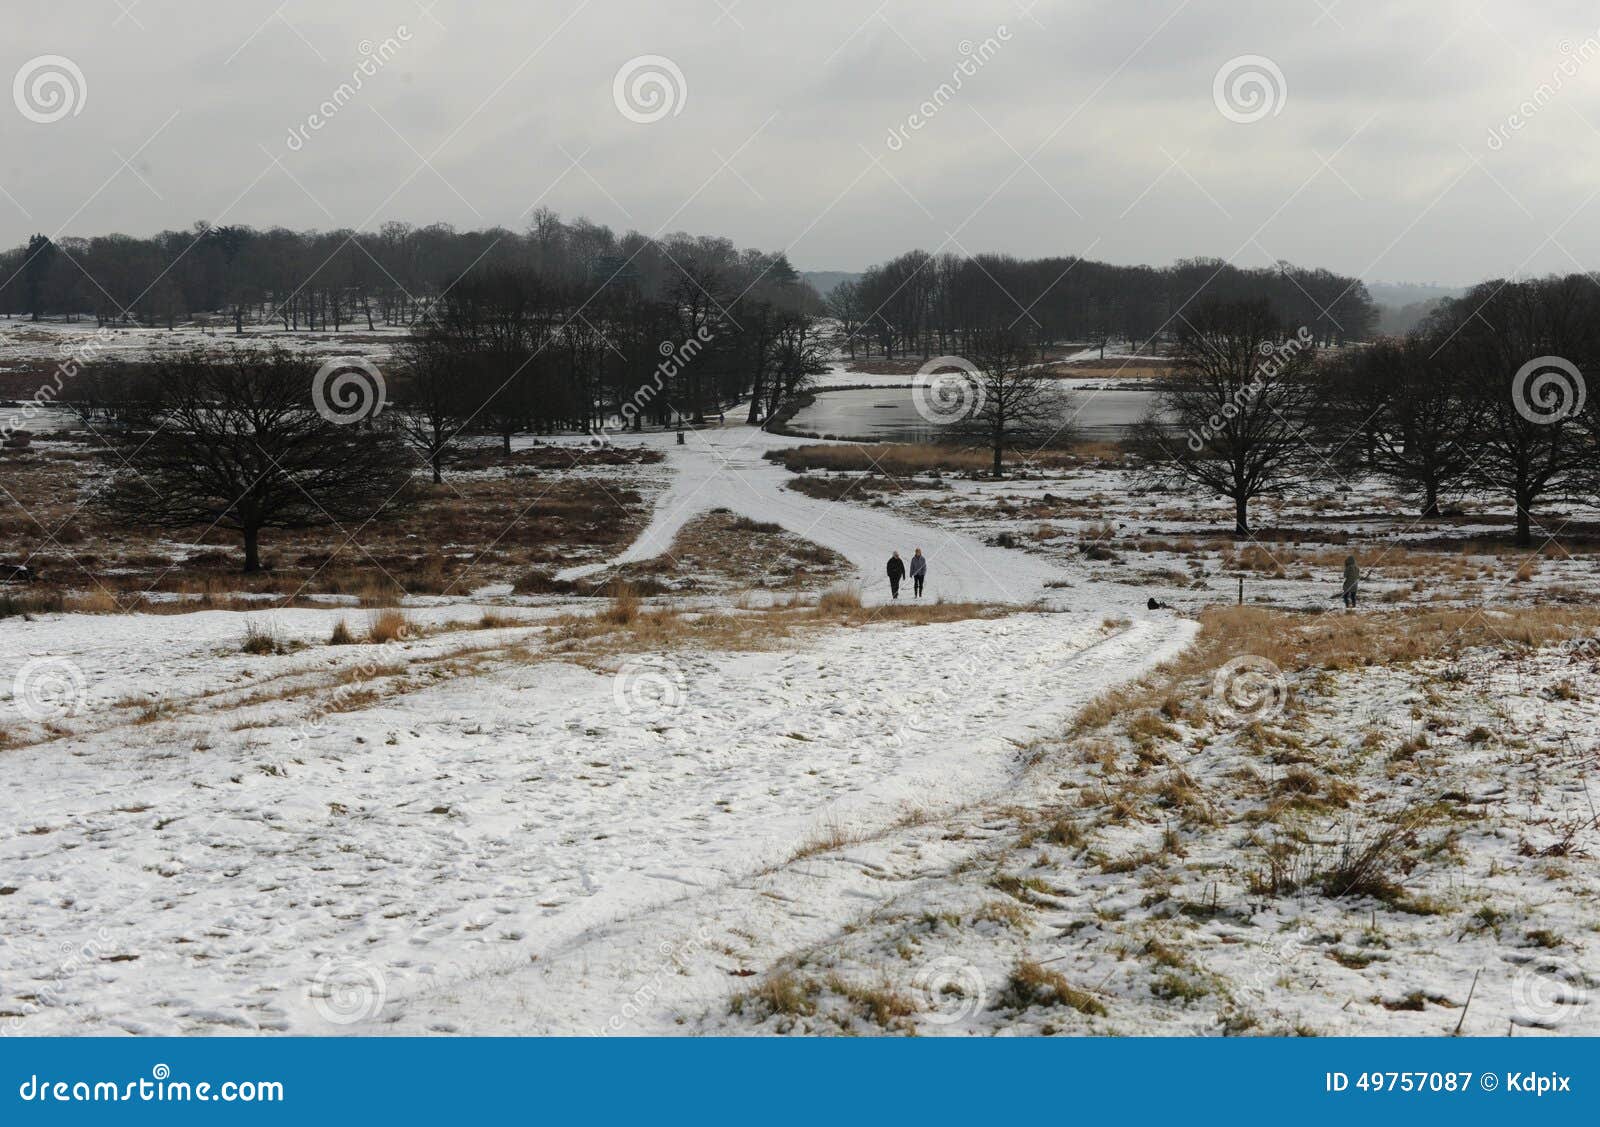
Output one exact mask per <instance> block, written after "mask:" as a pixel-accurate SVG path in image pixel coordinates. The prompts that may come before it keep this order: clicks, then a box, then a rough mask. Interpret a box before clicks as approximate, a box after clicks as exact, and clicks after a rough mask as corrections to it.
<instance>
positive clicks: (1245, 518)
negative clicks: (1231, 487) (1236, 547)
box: [1233, 497, 1250, 536]
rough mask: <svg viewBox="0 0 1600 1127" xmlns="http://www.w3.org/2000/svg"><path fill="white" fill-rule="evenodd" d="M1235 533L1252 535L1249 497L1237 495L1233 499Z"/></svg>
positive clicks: (1237, 534) (1236, 534)
mask: <svg viewBox="0 0 1600 1127" xmlns="http://www.w3.org/2000/svg"><path fill="white" fill-rule="evenodd" d="M1233 534H1234V535H1235V536H1249V535H1250V499H1249V498H1248V497H1235V498H1234V499H1233Z"/></svg>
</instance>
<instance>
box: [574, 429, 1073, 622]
mask: <svg viewBox="0 0 1600 1127" xmlns="http://www.w3.org/2000/svg"><path fill="white" fill-rule="evenodd" d="M650 437H651V439H652V440H654V441H657V442H659V443H660V444H661V449H662V450H664V451H665V453H666V455H667V458H668V460H669V462H670V463H671V466H672V470H673V479H672V484H671V486H670V487H669V489H668V491H667V493H666V495H665V496H664V497H662V498H661V499H660V500H659V501H658V502H657V507H656V514H655V517H654V518H653V519H652V520H651V522H650V524H649V526H647V527H646V528H645V530H644V532H643V533H641V534H640V536H639V538H638V539H637V540H636V541H635V542H634V543H633V544H632V545H631V546H630V547H629V548H628V549H627V550H626V551H625V552H623V553H622V554H621V555H620V556H618V557H617V558H616V559H615V560H614V561H612V562H614V563H632V562H635V561H638V560H647V559H651V558H653V557H655V556H658V555H660V554H661V553H662V552H664V551H666V550H667V548H668V547H670V546H671V544H672V539H673V537H674V536H676V535H677V534H678V531H679V530H680V529H681V528H682V527H683V526H684V525H685V524H686V523H687V522H688V521H690V520H691V519H693V518H694V517H695V516H696V515H697V514H699V513H703V512H705V511H707V510H709V509H719V508H720V509H729V510H732V511H733V512H735V513H739V514H741V515H744V516H748V517H751V518H754V519H757V520H765V521H775V522H777V523H779V524H781V525H783V526H784V527H785V528H787V529H789V530H790V531H792V532H794V533H795V534H797V535H799V536H802V537H804V538H806V539H808V540H813V541H815V542H816V543H818V544H821V545H822V546H823V547H825V548H831V549H833V550H834V551H836V552H838V553H839V554H840V555H842V556H844V557H845V558H847V559H848V560H849V561H850V562H851V563H853V564H855V565H856V567H857V569H858V570H859V576H858V582H859V583H860V585H861V591H862V597H863V601H865V602H867V603H869V604H872V603H882V602H886V601H888V599H889V586H888V579H887V577H886V576H885V573H884V569H885V565H886V564H887V562H888V559H889V554H890V553H891V552H893V551H899V553H900V555H901V557H902V558H904V559H907V560H909V559H910V558H911V554H912V552H913V551H915V550H916V549H917V548H921V549H922V551H923V554H924V555H925V556H927V557H928V560H929V565H928V589H927V597H928V598H930V599H945V600H947V601H951V602H993V603H1031V602H1034V601H1035V600H1038V599H1040V598H1042V597H1044V596H1045V595H1046V593H1047V588H1046V585H1047V584H1050V583H1054V582H1064V581H1065V579H1064V576H1065V575H1066V573H1067V571H1066V569H1065V568H1063V567H1060V566H1055V565H1052V564H1050V563H1048V562H1046V561H1044V560H1041V559H1038V558H1037V557H1034V556H1031V555H1028V554H1027V553H1024V552H1017V551H1012V550H1008V549H1003V548H991V547H988V546H987V545H985V544H983V543H981V542H979V541H977V540H975V539H974V538H972V537H970V536H965V535H962V534H959V533H953V532H950V531H948V530H946V529H943V528H940V527H937V526H935V525H931V524H926V523H922V522H919V521H915V520H911V519H907V518H906V517H902V516H897V515H894V514H892V513H890V512H888V511H886V510H882V509H873V508H868V507H863V506H859V505H841V504H839V503H837V502H834V501H824V500H817V499H814V498H810V497H806V496H804V495H802V494H800V493H796V492H794V491H793V490H791V489H787V488H785V486H786V484H787V483H788V482H790V481H792V480H793V479H794V475H793V474H791V473H790V472H789V471H788V470H786V469H784V468H783V466H781V465H780V464H778V463H776V462H770V461H767V460H766V459H765V458H764V457H763V456H762V455H763V454H765V453H766V451H768V450H781V449H785V448H788V447H792V446H795V445H798V444H800V443H802V442H803V441H804V440H801V439H794V438H786V437H783V436H781V435H774V434H768V433H767V432H765V431H761V430H756V429H754V428H749V427H733V428H718V429H708V430H702V431H692V432H688V436H687V439H686V442H685V445H683V446H676V445H673V444H672V442H671V441H669V440H667V438H666V436H665V435H657V436H650ZM604 566H605V565H596V564H591V565H587V566H584V567H577V568H571V569H568V570H567V571H564V572H561V573H560V575H559V576H558V578H563V579H576V578H579V577H581V576H584V575H589V574H592V573H594V572H596V571H599V570H601V569H602V568H603V567H604ZM904 593H905V592H902V594H904Z"/></svg>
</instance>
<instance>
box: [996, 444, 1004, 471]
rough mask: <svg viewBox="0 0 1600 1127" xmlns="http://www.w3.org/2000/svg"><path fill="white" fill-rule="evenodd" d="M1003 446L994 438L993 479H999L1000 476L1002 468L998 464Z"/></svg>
mask: <svg viewBox="0 0 1600 1127" xmlns="http://www.w3.org/2000/svg"><path fill="white" fill-rule="evenodd" d="M1004 446H1005V443H1004V442H1002V441H1001V440H1000V439H998V438H996V439H995V440H994V476H995V477H999V476H1000V472H1001V469H1002V468H1003V467H1002V466H1001V464H1000V453H1001V450H1002V449H1004Z"/></svg>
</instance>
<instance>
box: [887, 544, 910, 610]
mask: <svg viewBox="0 0 1600 1127" xmlns="http://www.w3.org/2000/svg"><path fill="white" fill-rule="evenodd" d="M905 577H906V563H905V561H904V560H902V559H901V558H900V553H899V552H896V553H895V554H894V555H892V556H890V557H889V597H890V598H893V599H898V598H899V597H900V581H901V580H902V579H904V578H905Z"/></svg>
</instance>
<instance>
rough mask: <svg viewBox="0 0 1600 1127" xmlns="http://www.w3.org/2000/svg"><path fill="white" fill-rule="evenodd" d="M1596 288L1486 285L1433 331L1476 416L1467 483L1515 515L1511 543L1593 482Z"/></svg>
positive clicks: (1599, 351) (1576, 277)
mask: <svg viewBox="0 0 1600 1127" xmlns="http://www.w3.org/2000/svg"><path fill="white" fill-rule="evenodd" d="M1597 315H1600V310H1597V309H1596V301H1595V286H1594V279H1593V278H1590V277H1588V276H1586V275H1582V274H1573V275H1571V276H1569V277H1566V278H1555V277H1552V278H1544V279H1538V280H1535V281H1528V282H1503V281H1502V282H1488V283H1484V284H1483V285H1481V286H1479V287H1477V288H1476V289H1474V290H1473V291H1472V292H1471V293H1469V294H1467V295H1466V296H1465V297H1462V298H1460V299H1458V300H1456V301H1455V302H1452V303H1451V304H1450V305H1449V306H1448V307H1447V308H1446V309H1445V310H1443V311H1442V312H1441V313H1440V315H1439V316H1438V317H1437V318H1436V320H1435V321H1434V322H1433V323H1432V325H1431V327H1432V329H1433V331H1434V332H1435V334H1437V337H1438V339H1440V340H1442V341H1444V342H1445V343H1444V344H1442V345H1438V346H1436V347H1437V348H1438V349H1439V351H1440V354H1441V358H1442V359H1444V360H1445V361H1446V362H1447V363H1449V364H1450V365H1451V366H1452V367H1453V368H1454V369H1455V371H1456V372H1457V373H1458V376H1459V378H1460V379H1461V380H1462V381H1463V383H1464V386H1465V388H1466V389H1467V394H1468V396H1469V397H1470V398H1471V400H1472V401H1473V402H1474V404H1475V405H1476V407H1477V409H1478V412H1479V414H1478V420H1477V426H1476V428H1475V429H1474V431H1473V434H1472V442H1471V451H1472V459H1471V467H1470V471H1469V478H1470V480H1471V481H1472V482H1473V483H1474V484H1476V485H1478V486H1480V487H1482V488H1484V489H1488V490H1491V491H1493V492H1496V493H1499V494H1500V495H1501V496H1503V497H1505V498H1507V499H1508V500H1510V501H1511V503H1512V504H1513V505H1514V506H1515V509H1516V542H1517V544H1518V546H1520V547H1528V546H1530V545H1531V544H1532V543H1533V510H1534V508H1535V507H1536V506H1537V505H1538V503H1539V502H1540V501H1542V500H1546V499H1550V498H1556V497H1562V496H1571V495H1574V494H1576V493H1577V492H1578V491H1579V490H1580V489H1581V487H1582V486H1584V485H1585V484H1586V482H1587V481H1588V479H1590V478H1591V477H1592V475H1593V470H1594V455H1593V448H1592V447H1591V446H1590V445H1589V444H1588V443H1587V442H1586V441H1585V435H1584V433H1583V426H1582V416H1581V408H1582V406H1583V403H1584V401H1585V400H1586V398H1587V396H1586V391H1587V388H1586V386H1585V380H1584V376H1583V374H1582V373H1583V371H1584V370H1585V369H1586V368H1587V369H1588V370H1593V364H1594V363H1596V362H1597V361H1600V345H1597V340H1596V327H1595V326H1596V318H1597Z"/></svg>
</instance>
